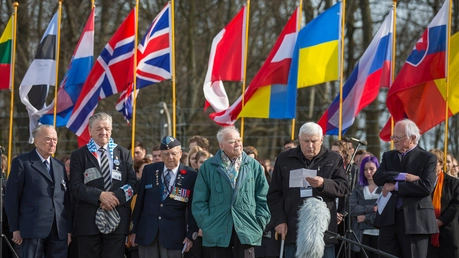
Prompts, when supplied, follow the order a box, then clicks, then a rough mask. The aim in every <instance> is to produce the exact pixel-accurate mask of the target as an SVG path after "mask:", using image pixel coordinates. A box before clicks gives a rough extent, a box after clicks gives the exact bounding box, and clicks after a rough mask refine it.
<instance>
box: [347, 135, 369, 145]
mask: <svg viewBox="0 0 459 258" xmlns="http://www.w3.org/2000/svg"><path fill="white" fill-rule="evenodd" d="M345 139H347V140H350V141H353V142H356V143H360V144H362V145H363V146H366V145H367V144H368V142H367V141H364V140H359V139H356V138H352V137H345Z"/></svg>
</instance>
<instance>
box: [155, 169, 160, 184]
mask: <svg viewBox="0 0 459 258" xmlns="http://www.w3.org/2000/svg"><path fill="white" fill-rule="evenodd" d="M155 176H156V185H157V186H158V185H159V170H156V171H155Z"/></svg>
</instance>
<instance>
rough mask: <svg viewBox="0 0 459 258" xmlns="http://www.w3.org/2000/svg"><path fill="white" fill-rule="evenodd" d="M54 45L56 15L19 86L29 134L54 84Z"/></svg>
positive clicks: (44, 106)
mask: <svg viewBox="0 0 459 258" xmlns="http://www.w3.org/2000/svg"><path fill="white" fill-rule="evenodd" d="M56 43H57V13H56V14H54V16H53V18H52V20H51V22H50V23H49V25H48V27H47V29H46V31H45V33H44V35H43V38H42V39H41V41H40V44H39V45H38V49H37V52H36V54H35V59H34V60H33V61H32V63H31V64H30V67H29V69H28V70H27V72H26V74H25V76H24V78H23V79H22V82H21V85H20V86H19V97H20V99H21V102H22V103H23V104H24V105H25V106H26V109H27V113H28V114H29V130H30V133H32V131H33V129H35V127H37V125H38V119H39V118H40V116H41V114H40V111H42V110H43V109H44V108H46V97H47V96H48V91H49V85H54V84H55V80H56V47H57V46H56ZM29 142H30V143H32V142H33V139H32V136H30V139H29Z"/></svg>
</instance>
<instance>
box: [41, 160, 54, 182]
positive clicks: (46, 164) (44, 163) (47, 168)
mask: <svg viewBox="0 0 459 258" xmlns="http://www.w3.org/2000/svg"><path fill="white" fill-rule="evenodd" d="M43 165H45V168H46V170H48V173H49V175H50V176H51V179H53V173H52V172H51V168H50V166H49V162H48V161H47V160H44V161H43Z"/></svg>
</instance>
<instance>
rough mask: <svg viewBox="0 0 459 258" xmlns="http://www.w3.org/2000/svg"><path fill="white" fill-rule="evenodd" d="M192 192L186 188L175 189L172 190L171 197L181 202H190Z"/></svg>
mask: <svg viewBox="0 0 459 258" xmlns="http://www.w3.org/2000/svg"><path fill="white" fill-rule="evenodd" d="M190 193H191V191H190V190H188V189H185V188H180V187H175V186H174V189H172V191H171V193H170V195H169V197H170V198H171V199H173V200H176V201H179V202H188V200H189V197H190Z"/></svg>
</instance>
